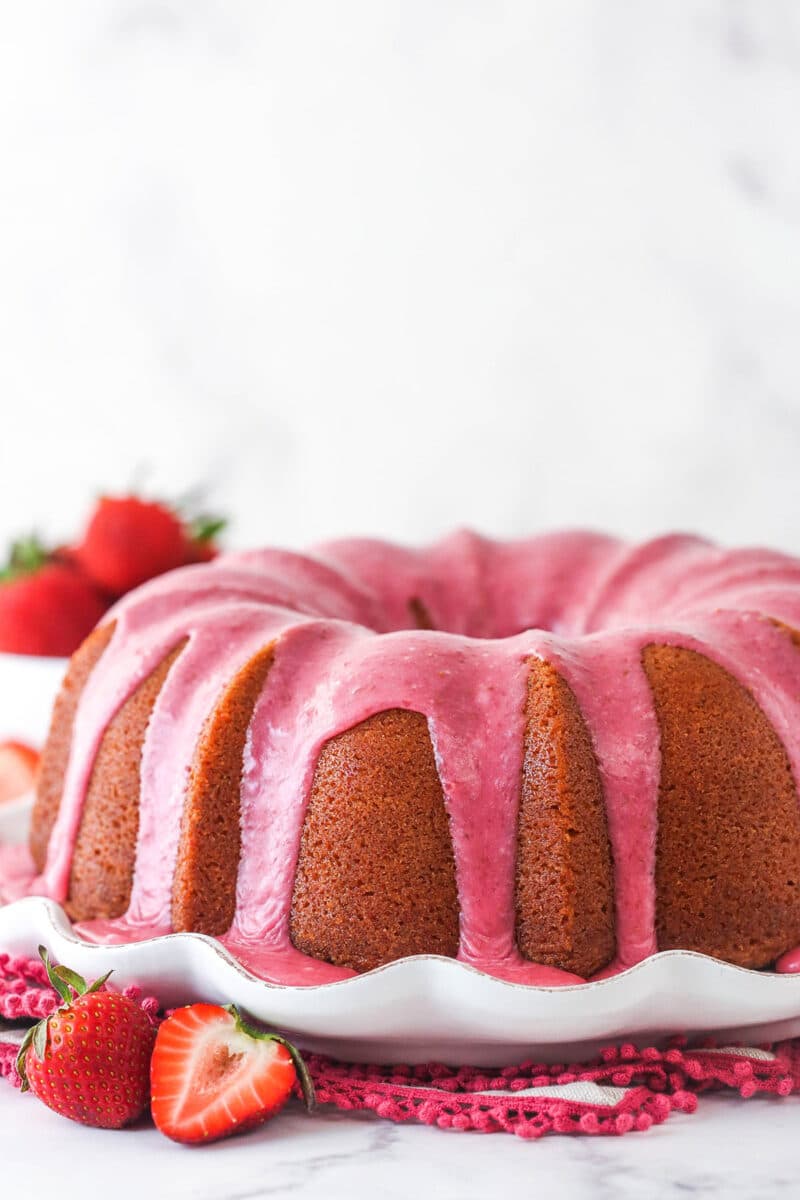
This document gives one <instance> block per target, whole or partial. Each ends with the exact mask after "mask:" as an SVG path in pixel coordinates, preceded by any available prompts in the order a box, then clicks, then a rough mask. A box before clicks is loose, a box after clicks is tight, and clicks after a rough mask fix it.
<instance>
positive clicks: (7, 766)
mask: <svg viewBox="0 0 800 1200" xmlns="http://www.w3.org/2000/svg"><path fill="white" fill-rule="evenodd" d="M38 765H39V755H38V753H37V752H36V751H35V750H34V748H33V746H27V745H26V744H25V743H24V742H0V804H3V803H4V802H5V801H6V800H16V799H17V797H18V796H22V795H24V794H25V792H27V791H30V789H31V788H32V787H33V783H34V780H35V778H36V768H37V767H38Z"/></svg>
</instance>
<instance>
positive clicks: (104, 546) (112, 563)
mask: <svg viewBox="0 0 800 1200" xmlns="http://www.w3.org/2000/svg"><path fill="white" fill-rule="evenodd" d="M75 556H76V558H77V559H78V562H79V563H80V564H81V566H82V568H83V570H84V571H85V572H86V574H87V575H88V576H89V577H90V578H91V579H93V580H94V582H95V583H96V584H97V585H98V586H99V587H101V588H104V589H105V590H106V591H107V592H110V593H111V595H113V596H122V595H124V593H125V592H129V591H130V590H131V588H135V587H138V586H139V584H140V583H144V582H145V581H146V580H148V579H152V578H153V577H154V576H156V575H162V574H163V573H164V572H165V571H171V570H173V569H174V568H175V567H181V566H183V564H184V563H185V562H186V557H187V554H186V536H185V533H184V528H183V522H182V521H181V519H180V517H178V515H177V514H176V513H174V512H173V511H172V509H171V508H167V507H166V505H164V504H157V503H155V502H151V501H147V500H140V499H139V497H138V496H104V497H103V498H102V499H101V500H100V501H99V503H98V505H97V507H96V508H95V510H94V513H93V514H92V517H91V519H90V521H89V524H88V526H87V528H86V533H85V534H84V537H83V541H82V542H81V543H80V545H78V546H77V547H76V548H75Z"/></svg>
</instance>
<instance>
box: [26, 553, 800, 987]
mask: <svg viewBox="0 0 800 1200" xmlns="http://www.w3.org/2000/svg"><path fill="white" fill-rule="evenodd" d="M414 605H417V606H421V607H420V608H419V609H418V611H423V612H424V613H425V614H426V615H427V616H428V617H429V618H430V622H431V624H432V625H433V627H434V628H433V629H419V628H412V627H413V626H416V625H417V624H418V621H417V620H416V619H415V616H414ZM110 620H112V621H113V622H114V631H113V634H112V637H111V640H110V642H109V644H108V646H107V647H106V648H105V650H104V651H103V653H102V656H101V657H100V659H99V661H98V663H97V664H96V666H95V668H94V669H93V671H92V673H91V675H90V677H89V679H88V682H87V684H86V686H85V689H84V691H83V693H82V695H81V697H80V702H79V704H78V707H77V712H76V717H75V723H74V729H73V742H72V748H71V753H70V758H69V764H68V767H67V771H66V775H65V778H64V788H63V795H62V800H61V804H60V807H59V811H58V815H57V818H56V821H55V824H54V827H53V832H52V836H51V838H50V843H49V846H48V852H47V862H46V866H45V869H44V871H43V873H42V875H41V876H40V877H39V878H37V879H35V880H34V881H33V882H32V883H31V884H30V886H29V889H28V890H29V891H30V892H31V893H35V894H38V893H43V894H45V895H48V896H50V897H52V898H54V899H57V900H59V901H60V902H64V901H65V900H66V899H67V896H68V891H69V884H70V866H71V861H72V853H73V848H74V845H75V840H76V837H77V834H78V830H79V828H80V823H81V817H82V813H83V808H84V802H85V797H86V793H87V788H88V786H89V782H90V779H91V772H92V767H93V764H94V761H95V757H96V754H97V750H98V747H99V745H100V743H101V740H102V737H103V733H104V731H105V729H106V728H107V727H108V725H109V723H110V721H111V720H112V719H113V717H114V714H115V713H116V712H117V711H118V710H119V708H120V707H121V706H122V704H124V702H125V701H126V699H127V698H128V697H129V696H130V695H132V693H133V692H135V690H136V688H137V687H138V686H139V685H140V684H141V683H142V682H143V681H144V680H145V679H146V678H147V677H148V675H149V674H150V673H151V672H152V671H153V670H155V669H156V668H157V667H158V665H159V664H160V663H161V662H162V661H163V660H164V658H165V656H166V655H168V654H170V653H171V652H172V651H174V650H175V648H176V647H177V646H178V645H179V644H181V643H184V642H185V645H183V648H182V649H181V652H180V653H179V654H178V655H177V657H176V660H175V662H174V663H173V664H172V666H171V669H170V670H169V673H168V675H167V679H166V682H165V684H164V686H163V687H162V689H161V691H160V692H159V694H158V697H157V699H156V702H155V706H154V708H153V712H152V716H151V719H150V722H149V725H148V728H147V733H146V736H145V740H144V745H143V750H142V760H141V792H140V800H139V830H138V841H137V850H136V861H135V869H134V871H133V884H132V892H131V899H130V905H129V907H128V910H127V912H125V913H123V914H120V915H117V916H114V917H111V918H108V919H104V920H95V921H88V922H82V923H81V924H80V926H79V929H80V932H81V934H82V935H83V936H84V937H87V938H90V939H92V940H98V941H105V940H107V941H110V942H120V941H131V940H137V939H141V938H146V937H150V936H153V935H155V934H159V933H165V932H169V931H170V930H171V929H172V924H171V905H172V888H173V877H174V875H175V867H176V860H177V855H178V847H179V841H180V836H181V821H182V816H183V808H184V797H185V792H186V786H187V780H188V778H189V773H190V771H191V768H192V764H193V761H194V756H195V753H196V748H197V744H198V741H199V739H200V737H201V734H202V732H203V729H204V727H205V725H206V722H207V721H208V719H209V716H210V714H211V713H212V712H213V711H214V708H215V705H216V704H217V703H218V701H219V699H220V697H221V696H222V695H223V693H224V691H225V688H226V685H228V684H229V682H230V680H231V679H232V678H233V676H234V675H235V674H236V673H237V672H238V671H240V670H242V669H243V668H244V667H245V666H246V664H247V663H248V662H249V661H250V660H251V659H252V658H253V657H254V656H255V655H257V654H258V653H259V652H260V651H263V649H264V648H265V647H266V646H268V645H271V646H273V648H274V661H273V662H272V665H271V666H270V669H269V672H268V675H267V677H266V679H265V682H264V686H263V689H262V690H261V693H260V696H259V698H258V700H257V701H256V704H255V707H254V709H253V714H252V719H251V721H250V726H249V730H248V733H247V742H246V747H245V755H244V764H243V772H242V782H241V796H240V821H241V859H240V867H239V872H238V878H237V883H236V912H235V917H234V921H233V924H232V926H231V928H230V930H229V931H228V933H227V934H225V935H224V936H223V937H222V941H223V942H224V943H225V945H227V946H228V947H229V948H230V949H231V950H232V952H233V953H234V954H235V955H237V957H239V958H240V959H241V960H242V961H243V962H244V963H245V964H246V965H247V966H249V967H250V968H251V969H252V970H254V972H255V973H257V974H261V975H263V976H264V977H265V978H269V979H273V980H275V981H278V982H284V983H320V982H327V981H329V980H336V979H341V978H344V977H347V976H348V975H350V974H352V972H351V971H350V970H349V969H348V968H346V967H342V966H336V965H333V964H331V963H326V962H322V961H320V960H318V959H315V958H312V957H310V956H309V955H307V954H302V953H301V952H300V951H299V950H297V949H295V948H294V946H293V945H292V942H291V938H290V916H291V912H290V910H291V902H292V894H293V885H294V878H295V871H296V864H297V859H298V852H299V845H300V840H301V836H302V830H303V824H304V819H305V804H306V802H307V799H308V797H309V795H310V793H311V789H312V784H313V780H314V771H315V766H316V763H317V760H318V758H319V755H320V752H321V750H322V748H323V747H324V746H325V745H326V743H328V742H329V741H330V740H331V739H332V738H335V737H336V736H337V735H339V734H341V733H343V732H344V731H346V730H348V729H351V728H353V727H354V726H356V725H358V724H360V723H361V722H363V721H365V720H367V719H368V718H369V717H372V716H374V715H375V714H377V713H381V712H384V711H387V710H393V709H407V710H411V711H413V712H417V713H421V714H422V715H423V716H424V717H425V718H426V720H427V723H428V728H429V731H430V736H431V741H432V745H433V750H434V754H435V760H436V765H437V769H438V774H439V778H440V781H441V786H442V790H443V794H444V800H445V804H446V808H447V813H448V816H449V822H450V831H451V837H452V844H453V854H454V858H455V867H456V879H457V886H458V895H459V907H460V937H459V949H458V955H457V957H458V958H459V959H460V960H461V961H463V962H465V963H468V964H471V965H473V966H475V967H477V968H479V969H481V970H484V971H487V972H488V973H490V974H492V975H495V976H497V977H499V978H503V979H509V980H514V981H518V982H523V983H530V984H539V985H549V984H555V983H562V982H574V981H576V979H580V976H576V975H574V974H571V973H569V972H566V971H562V970H559V969H558V968H556V967H550V966H544V965H542V964H537V963H534V962H530V961H528V960H527V959H526V958H524V957H523V956H522V955H521V954H520V952H519V950H518V948H517V944H516V937H515V863H516V844H517V823H518V809H519V799H520V780H521V774H522V756H523V744H524V714H525V705H526V687H527V680H528V675H529V665H528V664H529V662H530V660H531V659H533V658H540V659H542V660H544V661H545V662H547V663H549V664H551V665H552V666H553V667H554V668H555V670H556V671H557V672H558V674H559V675H560V676H561V677H562V678H563V680H564V681H565V683H566V684H567V685H568V687H569V689H570V690H571V692H572V694H573V695H574V697H575V700H576V702H577V704H578V706H579V708H580V711H581V713H582V715H583V720H584V721H585V724H586V727H587V729H588V732H589V735H590V738H591V743H592V746H593V749H594V754H595V757H596V761H597V769H598V771H599V776H600V780H601V782H602V790H603V798H604V806H605V814H606V820H607V826H608V837H609V840H610V848H611V857H612V862H613V875H614V897H615V905H614V907H615V921H614V936H615V951H614V955H613V959H612V961H611V962H610V963H609V964H608V965H607V966H606V967H605V968H604V970H603V971H602V972H600V974H608V973H613V972H616V971H619V970H622V969H624V968H625V967H628V966H631V965H633V964H635V963H637V962H639V961H641V960H642V959H643V958H646V957H647V956H648V955H650V954H652V953H654V952H655V951H656V950H657V949H658V945H657V938H656V905H657V897H656V890H655V877H656V870H655V862H656V852H657V837H658V805H659V783H660V774H661V755H660V741H659V737H660V734H659V723H658V716H657V712H656V708H655V706H654V700H653V692H652V690H651V688H650V686H649V684H648V680H647V677H646V674H645V672H644V670H643V667H642V654H643V651H644V650H645V648H646V647H648V646H651V645H667V646H674V647H682V648H684V649H687V650H694V651H696V652H697V653H699V654H702V655H704V656H706V657H707V658H709V659H711V660H712V661H713V662H715V663H717V664H719V665H720V666H721V667H723V668H724V669H725V670H726V671H728V672H729V673H730V674H731V675H732V676H733V677H734V678H735V679H736V680H737V681H738V682H739V684H741V686H742V687H743V688H745V689H746V690H747V692H748V693H749V695H750V696H752V698H753V699H754V700H755V702H756V703H757V704H758V706H759V707H760V709H761V710H762V711H763V713H764V714H765V715H766V716H767V718H768V719H769V721H770V723H771V725H772V727H773V729H774V730H775V732H776V734H777V735H778V737H779V738H780V740H781V742H782V744H783V746H784V747H785V750H786V754H787V756H788V762H789V764H790V767H791V771H792V773H793V777H794V780H795V781H796V780H798V779H800V719H798V718H799V717H800V713H799V712H798V706H799V705H800V652H798V651H797V649H796V647H794V646H793V645H792V642H791V635H790V632H788V631H787V628H785V627H788V630H791V629H797V628H800V562H797V561H796V560H794V559H791V558H788V557H786V556H784V555H781V554H777V553H774V552H771V551H767V550H738V551H737V550H734V551H728V550H722V549H719V548H717V547H715V546H713V545H711V544H709V543H707V542H705V541H702V540H701V539H698V538H693V537H689V536H683V535H673V536H669V537H665V538H660V539H656V540H654V541H651V542H647V543H644V544H643V545H640V546H629V545H627V544H625V543H622V542H620V541H618V540H616V539H613V538H610V537H605V536H601V535H597V534H593V533H584V532H569V533H563V534H551V535H545V536H542V537H537V538H531V539H528V540H525V541H519V542H506V543H500V542H494V541H492V540H490V539H487V538H482V537H479V536H477V535H475V534H473V533H469V532H461V533H457V534H455V535H453V536H451V537H450V538H447V539H446V540H444V541H442V542H440V543H438V544H436V545H434V546H433V547H430V548H428V549H425V550H410V549H405V548H401V547H396V546H391V545H388V544H386V543H383V542H374V541H365V540H353V541H343V542H336V543H331V544H328V545H325V546H322V547H319V548H317V550H316V551H314V552H312V554H310V555H299V554H293V553H289V552H286V551H280V550H265V551H255V552H248V553H246V554H237V555H228V556H226V557H224V558H222V559H219V560H217V561H216V562H214V563H212V564H209V565H202V566H194V567H190V568H184V569H182V570H181V571H178V572H173V573H172V574H171V575H169V576H165V577H162V578H160V579H158V580H155V581H153V582H152V583H150V584H147V585H145V586H144V587H143V588H141V589H139V590H138V591H136V592H134V593H132V594H131V595H130V596H128V597H126V598H125V599H123V600H122V601H121V602H120V603H119V604H118V605H117V606H116V608H115V609H114V610H113V611H112V613H111V614H110ZM776 622H780V623H782V626H784V627H781V625H779V624H777V623H776ZM445 631H446V632H445ZM797 940H798V941H800V923H799V924H798V929H797ZM786 949H787V952H788V951H789V950H790V947H789V946H787V947H786ZM787 961H789V960H787Z"/></svg>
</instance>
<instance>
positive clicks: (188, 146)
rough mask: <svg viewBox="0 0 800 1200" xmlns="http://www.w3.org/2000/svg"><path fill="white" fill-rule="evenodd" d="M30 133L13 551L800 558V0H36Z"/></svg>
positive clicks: (10, 354)
mask: <svg viewBox="0 0 800 1200" xmlns="http://www.w3.org/2000/svg"><path fill="white" fill-rule="evenodd" d="M0 111H2V113H3V119H2V121H0V164H2V185H1V187H0V205H2V212H1V215H2V219H0V340H1V342H2V353H0V405H2V409H3V417H4V427H3V431H2V432H3V436H2V438H0V480H2V484H1V485H0V486H2V488H3V489H4V490H3V494H4V496H7V497H9V500H8V502H7V503H4V504H3V505H0V541H1V540H2V539H3V537H4V536H5V535H6V534H7V533H10V532H13V531H15V530H17V529H18V528H20V527H23V528H24V527H25V526H28V525H30V524H32V523H38V524H39V525H40V526H41V527H42V528H43V529H44V530H45V531H48V532H52V533H53V535H54V536H55V535H56V534H69V533H71V532H72V529H73V528H74V524H75V522H76V521H77V519H78V516H79V514H80V512H81V511H82V509H83V508H84V507H85V506H86V505H87V503H88V498H89V494H90V492H91V490H92V489H93V488H94V487H95V486H98V487H99V486H105V487H108V488H117V487H119V486H120V485H124V484H125V483H127V482H128V481H130V480H131V479H132V478H133V477H134V474H135V472H136V469H137V466H139V465H143V464H144V465H149V467H150V471H151V473H150V480H151V482H152V485H153V487H154V488H156V489H157V490H158V489H160V490H162V491H164V492H170V493H172V494H175V493H177V492H179V491H181V490H182V489H183V488H184V487H185V486H187V485H188V484H189V483H191V482H194V481H196V480H197V479H198V478H202V479H205V480H207V481H209V482H211V483H212V484H214V485H215V492H214V497H213V498H214V499H215V500H217V501H218V503H219V504H220V505H221V506H222V507H225V508H229V509H230V510H231V511H232V512H234V513H235V514H236V516H237V526H236V529H235V537H236V540H237V541H239V542H242V543H246V542H253V541H267V542H287V543H291V544H295V545H296V544H302V543H305V542H307V541H310V540H313V539H314V538H316V537H320V536H327V535H338V534H340V533H342V532H355V531H358V530H362V531H364V532H377V533H381V534H389V535H395V536H398V537H401V538H409V539H411V538H420V539H424V538H428V537H431V536H433V535H434V534H436V533H439V532H441V531H443V530H445V529H447V528H449V527H451V526H453V525H456V524H465V523H471V524H474V525H476V526H477V527H479V528H482V529H485V530H486V531H487V532H495V533H499V534H502V533H512V532H527V531H529V530H531V529H533V528H539V527H541V526H553V525H562V524H569V523H575V522H589V523H592V524H595V525H599V526H607V527H611V528H614V529H616V530H618V531H620V532H623V533H625V532H627V533H631V534H636V535H638V534H644V533H649V532H652V531H654V530H662V529H664V528H668V527H678V526H680V527H689V528H693V529H699V530H701V531H705V532H708V533H710V534H715V535H717V536H719V537H721V538H722V539H725V540H727V541H730V542H734V543H735V542H740V541H744V540H748V541H763V542H767V543H774V544H776V545H781V546H786V547H788V548H793V549H795V550H797V549H800V526H799V525H798V521H797V512H798V509H799V508H800V505H799V504H798V501H800V472H798V471H797V469H796V463H797V451H798V445H800V399H799V398H800V357H798V354H797V330H798V327H799V326H800V288H798V277H799V276H800V155H799V154H798V152H797V113H798V112H799V111H800V9H799V8H798V5H797V4H796V2H795V0H687V2H685V3H681V4H669V3H666V2H664V0H642V2H634V0H603V2H600V0H534V2H532V0H483V2H481V0H475V2H468V3H465V2H463V0H395V2H391V3H390V2H387V0H377V2H375V0H360V2H354V0H344V2H342V3H336V4H331V3H328V2H327V0H318V2H313V0H311V2H310V0H268V2H262V0H199V2H198V0H71V2H70V3H69V4H62V3H59V0H26V3H24V4H13V3H11V0H7V2H6V3H5V4H4V5H3V36H2V38H0ZM12 496H13V500H11V499H10V498H11V497H12Z"/></svg>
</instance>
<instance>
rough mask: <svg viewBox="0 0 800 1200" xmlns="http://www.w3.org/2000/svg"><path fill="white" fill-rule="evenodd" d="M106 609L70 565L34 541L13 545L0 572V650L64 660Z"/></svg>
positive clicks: (95, 591) (105, 603)
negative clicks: (4, 566)
mask: <svg viewBox="0 0 800 1200" xmlns="http://www.w3.org/2000/svg"><path fill="white" fill-rule="evenodd" d="M107 608H108V600H107V599H106V597H104V596H103V595H102V594H101V593H100V592H99V591H98V589H97V587H96V586H95V585H94V584H93V583H92V581H91V580H90V579H88V578H87V577H86V576H85V575H84V574H83V573H82V572H81V571H80V570H78V569H77V568H76V567H75V566H74V565H71V564H69V563H65V562H59V561H57V560H55V559H54V558H52V557H51V556H50V555H49V554H48V553H47V551H46V550H45V549H44V548H43V547H42V546H40V545H39V543H38V542H37V541H36V540H35V539H33V538H30V539H27V540H25V541H21V542H17V543H16V544H15V545H14V546H13V548H12V551H11V556H10V559H9V563H8V565H7V567H6V568H5V569H4V570H3V571H2V572H0V651H2V652H3V653H5V654H43V655H49V656H55V657H59V656H65V657H66V656H68V655H70V654H72V653H73V652H74V651H75V650H77V648H78V646H79V645H80V644H81V642H82V641H83V639H84V638H85V637H86V636H87V635H88V634H89V633H91V631H92V629H94V627H95V625H96V624H97V622H98V621H99V620H100V618H101V617H102V615H103V613H104V612H105V611H106V609H107Z"/></svg>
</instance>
